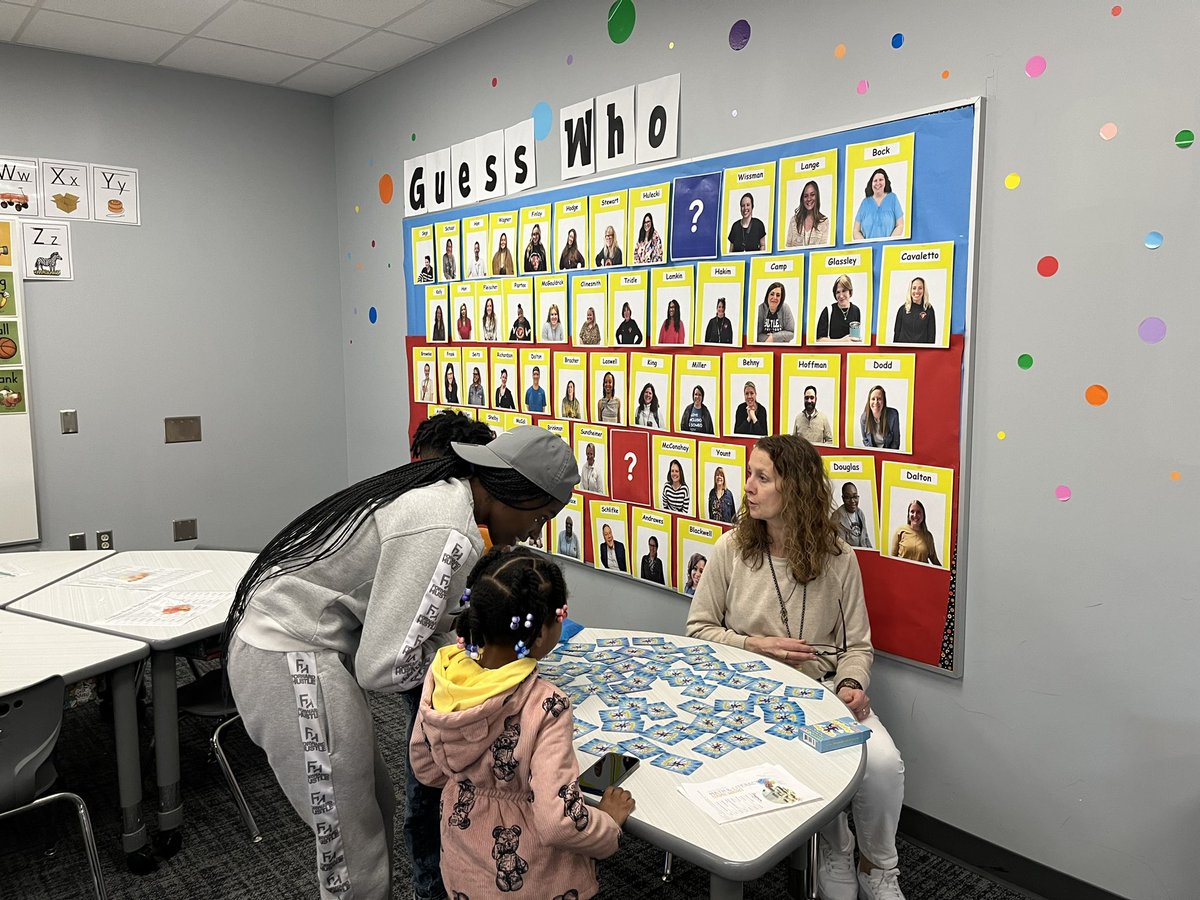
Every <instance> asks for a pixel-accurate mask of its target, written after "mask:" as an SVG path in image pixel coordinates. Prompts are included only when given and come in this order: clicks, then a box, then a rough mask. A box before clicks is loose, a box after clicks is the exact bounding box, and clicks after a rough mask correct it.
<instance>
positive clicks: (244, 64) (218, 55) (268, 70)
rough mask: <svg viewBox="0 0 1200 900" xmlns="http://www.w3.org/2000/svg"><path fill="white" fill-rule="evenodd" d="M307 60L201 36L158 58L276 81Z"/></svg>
mask: <svg viewBox="0 0 1200 900" xmlns="http://www.w3.org/2000/svg"><path fill="white" fill-rule="evenodd" d="M310 64H311V61H310V60H307V59H302V58H300V57H298V56H288V55H286V54H283V53H272V52H271V51H270V50H258V49H256V48H254V47H239V46H237V45H235V44H226V43H223V42H221V41H210V40H206V39H205V38H188V39H187V40H186V41H184V42H183V44H182V45H180V46H179V48H177V49H176V50H174V51H172V52H171V53H169V54H168V55H167V57H166V58H165V59H163V60H162V65H164V66H169V67H170V68H172V69H186V70H187V71H189V72H204V73H206V74H208V75H222V76H224V77H226V78H240V79H242V80H243V81H258V82H263V83H265V84H276V83H277V82H280V81H283V79H285V78H288V77H289V76H291V75H295V74H296V73H297V72H299V71H300V70H301V69H303V68H305V67H306V66H308V65H310Z"/></svg>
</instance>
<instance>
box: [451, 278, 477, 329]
mask: <svg viewBox="0 0 1200 900" xmlns="http://www.w3.org/2000/svg"><path fill="white" fill-rule="evenodd" d="M478 287H479V285H478V284H476V283H475V282H474V281H456V282H454V283H453V284H451V285H450V310H451V312H453V313H454V315H453V316H452V318H453V319H454V324H453V326H451V328H450V337H451V340H455V341H458V342H459V343H468V342H471V341H478V340H479V339H480V338H479V310H478V309H477V308H476V305H475V304H476V301H477V299H478V295H479V292H478V290H477V289H478ZM464 317H465V319H464Z"/></svg>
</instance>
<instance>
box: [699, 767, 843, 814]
mask: <svg viewBox="0 0 1200 900" xmlns="http://www.w3.org/2000/svg"><path fill="white" fill-rule="evenodd" d="M679 790H680V792H681V793H682V794H683V795H684V796H685V797H687V798H688V799H689V800H691V801H692V802H693V803H695V804H696V805H697V806H698V807H700V808H701V809H702V810H704V811H705V812H706V813H708V815H709V816H711V817H712V818H713V819H714V820H715V821H716V822H718V823H724V822H734V821H736V820H738V819H745V818H748V817H749V816H757V815H758V814H759V813H765V812H771V811H773V810H776V809H786V808H787V807H789V806H798V805H799V804H801V803H809V802H811V801H813V800H819V799H821V795H820V794H818V793H817V792H816V791H814V790H813V789H812V788H810V787H808V786H807V785H805V784H802V783H801V782H800V781H798V780H796V779H795V778H793V777H792V775H791V774H789V773H788V772H787V771H785V770H784V769H782V768H780V767H779V766H773V765H762V766H754V767H752V768H749V769H739V770H738V771H736V772H732V773H730V774H729V775H723V776H722V777H720V778H713V779H712V780H710V781H700V782H694V783H689V782H682V783H680V785H679Z"/></svg>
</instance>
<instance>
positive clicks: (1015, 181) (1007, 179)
mask: <svg viewBox="0 0 1200 900" xmlns="http://www.w3.org/2000/svg"><path fill="white" fill-rule="evenodd" d="M1020 185H1021V176H1020V175H1018V174H1017V173H1016V172H1009V173H1008V174H1007V175H1005V176H1004V186H1005V187H1006V188H1008V189H1009V190H1010V191H1015V190H1016V189H1017V188H1018V187H1020Z"/></svg>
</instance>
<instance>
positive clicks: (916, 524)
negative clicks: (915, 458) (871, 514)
mask: <svg viewBox="0 0 1200 900" xmlns="http://www.w3.org/2000/svg"><path fill="white" fill-rule="evenodd" d="M882 488H883V490H882V512H881V516H880V518H881V520H882V522H883V535H882V536H881V537H885V538H886V540H887V544H886V545H885V546H883V547H881V548H880V552H881V553H883V554H884V555H885V556H888V557H890V558H892V559H897V560H902V561H905V562H910V563H916V564H918V565H932V566H940V567H941V568H943V569H949V568H950V557H951V553H952V548H951V547H950V515H951V502H952V498H953V496H954V470H953V469H943V468H939V467H937V466H918V465H911V464H909V463H906V462H893V461H891V460H884V461H883V477H882Z"/></svg>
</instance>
